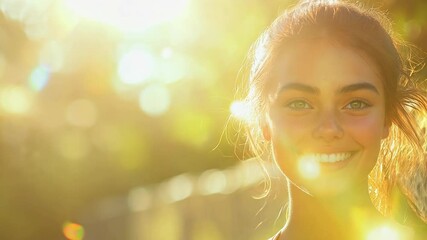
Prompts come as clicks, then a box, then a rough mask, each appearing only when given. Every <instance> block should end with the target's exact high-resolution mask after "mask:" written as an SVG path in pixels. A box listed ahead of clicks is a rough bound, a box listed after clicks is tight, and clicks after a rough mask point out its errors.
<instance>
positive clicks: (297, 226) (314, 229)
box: [285, 184, 384, 240]
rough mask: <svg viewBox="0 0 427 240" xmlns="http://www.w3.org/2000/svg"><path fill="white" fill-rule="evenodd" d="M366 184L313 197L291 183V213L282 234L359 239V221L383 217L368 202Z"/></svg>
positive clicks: (369, 201)
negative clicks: (345, 190)
mask: <svg viewBox="0 0 427 240" xmlns="http://www.w3.org/2000/svg"><path fill="white" fill-rule="evenodd" d="M366 186H367V185H365V186H364V187H361V188H360V191H359V190H358V189H354V188H352V189H351V192H350V191H349V192H348V193H345V194H340V196H331V197H328V198H324V199H317V198H316V197H313V196H310V195H308V194H306V193H305V192H303V191H302V190H300V189H299V188H297V187H295V186H294V185H292V184H291V185H290V198H291V203H292V204H291V215H290V220H289V222H288V225H287V226H286V231H285V235H288V236H289V237H288V238H289V239H331V240H333V239H361V236H360V235H358V234H360V233H361V232H363V228H364V227H365V226H361V224H365V223H367V221H366V220H367V219H368V220H369V222H376V221H380V219H382V220H383V219H384V218H383V217H382V216H381V215H380V214H379V213H378V212H377V210H376V209H375V208H374V206H373V205H372V203H371V200H370V198H369V193H368V192H367V187H366ZM362 189H366V191H365V190H362ZM365 225H366V224H365ZM303 235H304V236H303ZM290 236H294V237H290ZM295 236H296V237H295ZM285 239H287V238H285Z"/></svg>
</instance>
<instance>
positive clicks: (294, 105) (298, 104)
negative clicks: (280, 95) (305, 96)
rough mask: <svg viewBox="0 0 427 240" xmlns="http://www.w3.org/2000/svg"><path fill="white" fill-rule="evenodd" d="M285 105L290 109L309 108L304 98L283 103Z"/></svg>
mask: <svg viewBox="0 0 427 240" xmlns="http://www.w3.org/2000/svg"><path fill="white" fill-rule="evenodd" d="M285 107H287V108H290V109H292V110H304V109H311V108H312V107H311V105H310V104H308V103H307V102H306V101H304V100H294V101H291V102H289V103H287V104H286V105H285Z"/></svg>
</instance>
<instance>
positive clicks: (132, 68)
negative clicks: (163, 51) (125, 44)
mask: <svg viewBox="0 0 427 240" xmlns="http://www.w3.org/2000/svg"><path fill="white" fill-rule="evenodd" d="M155 63H156V61H155V59H154V57H153V55H152V54H151V53H150V52H149V51H148V50H147V49H145V48H143V47H142V46H134V47H132V48H130V49H129V50H127V51H125V52H124V53H123V54H122V56H121V57H120V60H119V65H118V75H119V78H120V80H121V81H122V82H123V83H125V84H130V85H134V84H141V83H144V82H147V81H149V80H150V78H151V77H152V76H153V73H154V72H155Z"/></svg>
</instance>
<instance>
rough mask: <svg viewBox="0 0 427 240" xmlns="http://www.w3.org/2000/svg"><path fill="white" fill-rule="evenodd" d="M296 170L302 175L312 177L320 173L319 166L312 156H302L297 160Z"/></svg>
mask: <svg viewBox="0 0 427 240" xmlns="http://www.w3.org/2000/svg"><path fill="white" fill-rule="evenodd" d="M298 171H299V172H300V174H301V176H302V177H304V178H307V179H313V178H317V177H318V176H319V175H320V166H319V163H318V162H317V161H316V160H315V159H314V157H313V156H303V157H301V158H300V159H299V160H298Z"/></svg>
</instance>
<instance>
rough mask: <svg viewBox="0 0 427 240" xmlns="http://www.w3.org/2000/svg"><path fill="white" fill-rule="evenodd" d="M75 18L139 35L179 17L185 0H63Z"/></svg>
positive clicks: (185, 2)
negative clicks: (76, 16) (75, 15)
mask: <svg viewBox="0 0 427 240" xmlns="http://www.w3.org/2000/svg"><path fill="white" fill-rule="evenodd" d="M64 1H65V5H66V6H67V8H68V9H69V10H71V11H72V12H74V13H75V14H77V15H78V16H80V17H82V18H85V19H89V20H92V21H96V22H101V23H104V24H108V25H110V26H113V27H116V28H118V29H120V30H122V31H124V32H141V31H143V30H145V29H148V28H149V27H152V26H155V25H157V24H161V23H165V22H170V21H172V20H174V19H175V18H177V17H178V16H180V15H181V14H182V13H183V12H184V11H185V9H186V8H187V5H188V0H156V1H149V0H139V1H137V0H108V1H105V0H64Z"/></svg>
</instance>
